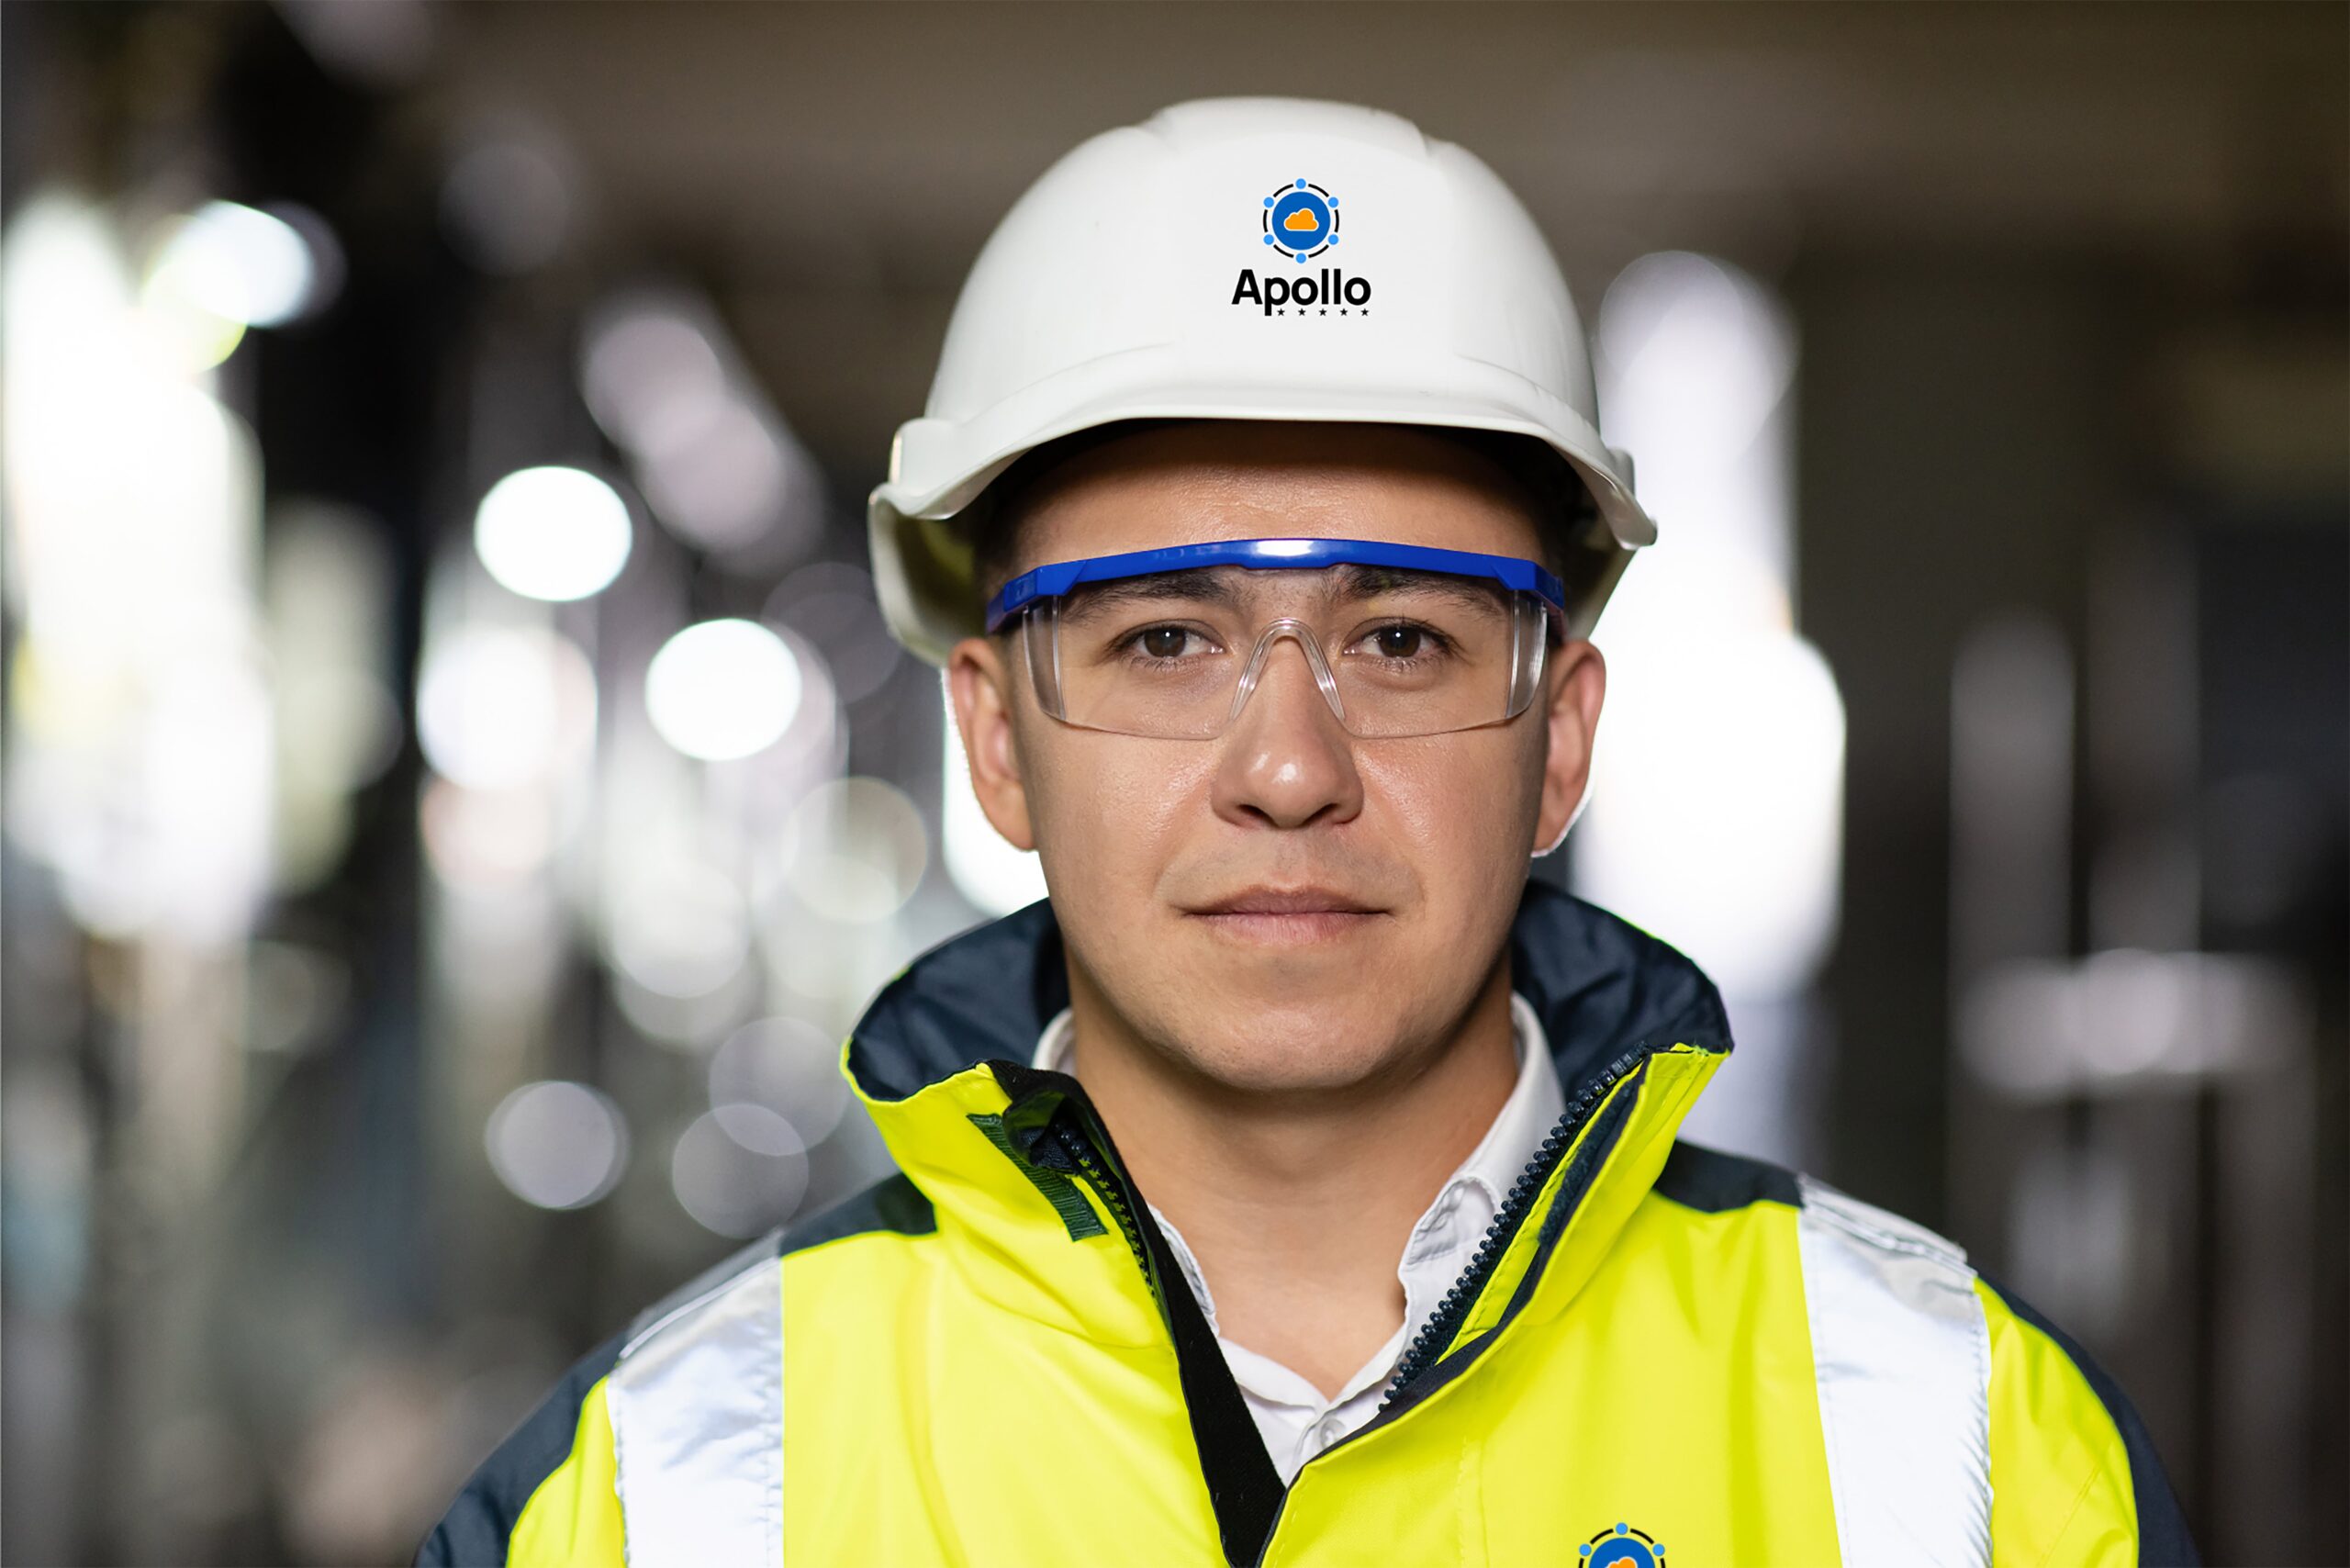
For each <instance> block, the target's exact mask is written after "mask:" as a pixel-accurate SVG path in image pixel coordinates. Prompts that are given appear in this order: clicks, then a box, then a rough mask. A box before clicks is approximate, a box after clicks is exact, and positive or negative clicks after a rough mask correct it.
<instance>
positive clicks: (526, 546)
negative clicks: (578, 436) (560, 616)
mask: <svg viewBox="0 0 2350 1568" xmlns="http://www.w3.org/2000/svg"><path fill="white" fill-rule="evenodd" d="M631 535H632V531H631V528H630V526H629V516H628V503H627V502H626V501H624V500H622V499H621V498H620V495H619V493H618V492H617V491H615V490H614V489H613V488H612V487H610V485H607V484H606V483H604V481H603V480H601V479H599V478H598V477H596V476H594V475H593V474H589V473H585V472H583V471H582V470H580V469H577V468H565V467H560V466H553V465H550V466H546V467H541V468H524V469H520V470H519V471H517V472H515V473H512V474H509V475H508V476H506V477H504V478H503V479H500V480H499V481H498V483H497V484H495V485H492V486H491V487H489V493H488V494H487V495H485V496H483V497H482V498H481V506H480V508H479V510H476V512H475V514H474V549H475V551H476V553H477V554H479V555H480V556H481V564H482V565H483V566H486V567H487V568H488V570H489V575H490V576H491V577H495V578H497V579H498V582H499V583H501V584H503V585H504V586H505V587H507V588H511V589H512V590H513V591H514V592H516V593H519V594H520V595H522V596H523V597H524V598H526V599H552V600H565V599H585V598H587V597H588V595H589V594H592V593H596V592H599V591H600V590H601V589H602V588H605V587H606V586H607V585H608V584H610V582H611V580H612V579H613V578H614V577H618V576H620V573H621V566H625V565H626V564H627V562H628V553H629V544H630V541H631Z"/></svg>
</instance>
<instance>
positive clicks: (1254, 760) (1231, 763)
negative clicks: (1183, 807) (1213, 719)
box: [1215, 636, 1362, 828]
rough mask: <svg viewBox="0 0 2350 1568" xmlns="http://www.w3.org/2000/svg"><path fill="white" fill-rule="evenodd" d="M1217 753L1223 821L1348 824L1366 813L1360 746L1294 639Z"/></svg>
mask: <svg viewBox="0 0 2350 1568" xmlns="http://www.w3.org/2000/svg"><path fill="white" fill-rule="evenodd" d="M1218 745H1220V746H1221V748H1222V756H1221V757H1220V758H1219V760H1218V765H1217V767H1216V775H1215V809H1216V813H1217V814H1218V815H1219V816H1222V817H1224V818H1225V819H1226V820H1228V821H1232V822H1236V823H1242V824H1244V825H1254V824H1258V823H1270V825H1272V826H1274V827H1284V828H1287V827H1303V826H1304V825H1306V824H1307V823H1313V822H1316V821H1325V822H1330V823H1340V822H1346V821H1348V820H1349V819H1350V818H1352V817H1353V816H1354V815H1355V814H1356V813H1357V812H1360V810H1361V809H1362V778H1361V777H1360V774H1358V773H1357V772H1356V770H1355V758H1354V746H1353V741H1352V737H1351V736H1349V735H1348V734H1347V732H1346V728H1345V726H1344V725H1342V724H1341V723H1340V722H1338V716H1337V713H1336V712H1334V711H1332V710H1331V707H1330V703H1329V700H1327V699H1326V698H1325V697H1324V696H1323V694H1322V688H1321V687H1320V685H1318V684H1317V683H1316V682H1315V678H1314V668H1313V666H1312V665H1310V664H1309V663H1308V662H1307V659H1306V654H1305V649H1304V646H1303V645H1302V644H1300V643H1299V641H1298V639H1297V638H1296V637H1294V636H1283V637H1279V638H1276V639H1275V640H1274V642H1273V644H1272V646H1270V648H1268V649H1267V650H1266V651H1265V665H1264V668H1263V670H1262V671H1261V672H1260V673H1259V676H1258V679H1257V687H1256V689H1255V690H1254V691H1252V692H1251V693H1249V695H1248V700H1247V701H1246V702H1245V703H1243V704H1242V705H1241V709H1240V711H1239V712H1238V713H1237V714H1236V715H1235V716H1234V718H1233V721H1232V727H1231V728H1230V729H1229V730H1227V731H1226V732H1225V735H1224V738H1223V740H1222V741H1221V742H1219V743H1218Z"/></svg>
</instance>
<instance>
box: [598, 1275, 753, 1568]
mask: <svg viewBox="0 0 2350 1568" xmlns="http://www.w3.org/2000/svg"><path fill="white" fill-rule="evenodd" d="M604 1397H605V1401H606V1405H607V1406H608V1407H609V1409H610V1413H611V1418H612V1453H613V1462H614V1466H615V1469H616V1474H615V1477H614V1486H615V1489H616V1490H618V1492H619V1493H620V1498H621V1529H622V1533H623V1536H624V1538H625V1540H626V1543H627V1549H628V1561H629V1563H630V1568H670V1565H671V1564H677V1565H680V1568H706V1565H707V1564H711V1563H720V1562H723V1563H742V1564H744V1565H745V1568H752V1565H755V1564H764V1565H765V1568H780V1565H781V1563H782V1562H783V1260H781V1259H779V1258H776V1257H772V1256H770V1257H767V1258H765V1259H762V1260H757V1261H755V1262H754V1263H752V1264H751V1265H750V1266H749V1267H747V1268H745V1269H744V1270H743V1271H740V1272H738V1273H735V1274H733V1275H730V1276H728V1277H727V1278H725V1279H722V1280H721V1281H719V1282H717V1283H715V1284H713V1285H711V1286H710V1287H709V1288H708V1289H707V1290H705V1291H703V1292H702V1293H701V1294H698V1295H695V1296H693V1297H691V1298H689V1299H688V1300H687V1301H685V1302H683V1303H681V1304H679V1305H677V1307H675V1308H673V1309H671V1310H669V1311H667V1312H665V1313H663V1314H662V1315H661V1316H659V1317H658V1318H657V1319H655V1321H654V1322H653V1323H651V1324H649V1325H647V1326H646V1327H643V1328H641V1329H640V1330H638V1332H637V1333H636V1334H635V1336H634V1337H633V1338H631V1339H630V1340H629V1342H628V1344H627V1345H626V1346H625V1347H623V1348H622V1350H621V1357H620V1361H619V1362H618V1363H617V1364H616V1365H614V1367H613V1368H612V1371H611V1375H610V1381H609V1382H608V1383H606V1385H605V1391H604Z"/></svg>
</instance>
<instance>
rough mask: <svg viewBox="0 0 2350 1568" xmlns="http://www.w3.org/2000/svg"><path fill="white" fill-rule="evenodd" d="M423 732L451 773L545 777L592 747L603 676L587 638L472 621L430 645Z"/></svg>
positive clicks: (504, 783) (504, 784)
mask: <svg viewBox="0 0 2350 1568" xmlns="http://www.w3.org/2000/svg"><path fill="white" fill-rule="evenodd" d="M416 725H417V738H418V740H419V741H420V743H421V744H422V745H423V747H424V756H425V760H427V761H428V762H430V763H431V764H432V766H433V767H434V768H435V769H436V770H437V771H438V772H440V773H441V775H442V777H444V778H451V779H454V780H455V781H456V782H457V783H460V784H463V785H465V786H467V787H469V788H473V789H480V790H498V789H507V788H510V787H512V786H515V785H518V784H525V783H529V782H532V780H535V779H541V778H547V777H549V776H551V775H553V774H554V773H555V772H556V771H557V770H558V769H560V768H561V767H564V766H565V764H568V763H570V762H573V761H576V759H577V758H579V757H580V756H582V755H583V754H584V753H585V752H586V751H587V749H588V745H589V743H590V742H591V741H592V740H593V739H594V737H595V732H596V678H595V674H594V672H593V671H592V670H591V669H590V668H589V667H588V656H587V655H585V654H583V653H582V652H580V650H579V645H578V644H576V643H573V642H572V641H570V640H569V639H568V638H566V637H563V636H561V635H558V634H557V633H554V632H549V631H545V630H539V629H532V628H527V627H468V628H466V629H465V630H464V631H461V632H456V633H452V634H451V635H450V636H449V637H448V638H447V639H446V640H445V641H443V642H441V643H439V644H436V645H432V646H430V647H428V649H427V651H426V654H425V659H424V670H423V673H422V675H421V676H420V678H419V679H418V682H417V698H416Z"/></svg>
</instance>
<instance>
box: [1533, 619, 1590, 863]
mask: <svg viewBox="0 0 2350 1568" xmlns="http://www.w3.org/2000/svg"><path fill="white" fill-rule="evenodd" d="M1543 675H1544V681H1543V684H1544V686H1545V687H1546V688H1547V689H1548V690H1549V693H1550V706H1549V708H1548V710H1547V711H1546V722H1547V724H1548V727H1549V730H1550V756H1549V758H1548V760H1547V761H1545V763H1544V764H1543V767H1542V810H1541V812H1540V814H1539V815H1538V816H1537V817H1536V819H1535V827H1534V846H1533V848H1534V853H1535V854H1537V855H1548V854H1550V852H1551V851H1552V850H1554V849H1556V848H1558V847H1559V846H1560V845H1561V844H1563V843H1565V842H1566V838H1567V830H1568V829H1569V828H1571V827H1572V826H1574V824H1575V819H1576V818H1577V817H1579V816H1581V815H1583V799H1584V795H1585V792H1586V791H1587V790H1588V789H1589V788H1590V785H1591V746H1592V741H1593V738H1594V737H1595V735H1596V734H1598V732H1599V706H1600V703H1601V702H1602V701H1603V700H1605V699H1606V695H1607V661H1606V660H1605V659H1603V658H1602V657H1600V655H1599V650H1598V649H1597V648H1595V647H1594V646H1593V645H1592V644H1589V643H1587V642H1583V641H1582V640H1580V639H1577V640H1574V641H1572V642H1569V643H1566V644H1562V645H1561V646H1560V647H1559V648H1558V649H1557V650H1555V651H1554V652H1553V653H1552V654H1551V655H1550V667H1549V668H1548V669H1546V670H1545V671H1544V672H1543Z"/></svg>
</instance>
